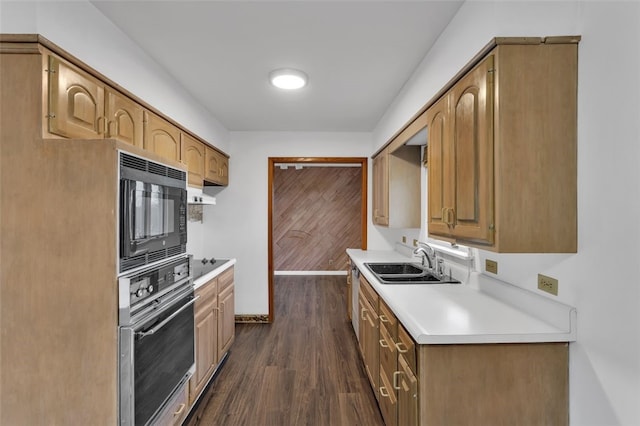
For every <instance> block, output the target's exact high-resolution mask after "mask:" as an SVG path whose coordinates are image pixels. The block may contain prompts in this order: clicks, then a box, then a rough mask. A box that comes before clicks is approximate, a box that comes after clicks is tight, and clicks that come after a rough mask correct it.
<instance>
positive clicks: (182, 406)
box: [154, 386, 189, 426]
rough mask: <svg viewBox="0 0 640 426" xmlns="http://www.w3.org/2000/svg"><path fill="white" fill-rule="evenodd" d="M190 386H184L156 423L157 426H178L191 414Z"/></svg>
mask: <svg viewBox="0 0 640 426" xmlns="http://www.w3.org/2000/svg"><path fill="white" fill-rule="evenodd" d="M188 402H189V386H183V387H182V389H180V391H178V393H176V394H175V395H174V396H173V398H171V400H170V401H169V404H168V405H167V407H166V408H165V409H164V412H163V413H162V414H161V415H160V417H158V418H157V419H156V421H155V423H154V424H155V425H157V426H178V425H181V424H182V422H183V420H184V419H185V418H186V417H187V413H188V412H189V406H188Z"/></svg>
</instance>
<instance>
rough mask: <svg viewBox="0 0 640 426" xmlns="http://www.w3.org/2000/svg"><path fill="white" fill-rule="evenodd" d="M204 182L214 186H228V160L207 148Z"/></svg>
mask: <svg viewBox="0 0 640 426" xmlns="http://www.w3.org/2000/svg"><path fill="white" fill-rule="evenodd" d="M205 181H206V182H207V183H211V184H214V185H220V186H227V185H229V158H228V157H227V156H225V155H224V154H221V153H219V152H218V151H216V150H215V149H212V148H209V147H206V152H205Z"/></svg>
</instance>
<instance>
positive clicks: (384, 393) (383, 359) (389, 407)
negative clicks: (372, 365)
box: [379, 313, 398, 426]
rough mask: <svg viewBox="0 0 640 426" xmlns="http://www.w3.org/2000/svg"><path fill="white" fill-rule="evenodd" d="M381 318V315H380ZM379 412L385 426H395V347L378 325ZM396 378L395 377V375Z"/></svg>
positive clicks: (396, 406)
mask: <svg viewBox="0 0 640 426" xmlns="http://www.w3.org/2000/svg"><path fill="white" fill-rule="evenodd" d="M380 318H382V313H381V314H380ZM379 330H380V339H379V345H380V346H379V354H380V383H379V385H380V388H379V392H380V399H379V401H380V411H381V412H382V417H383V418H384V423H385V425H386V426H395V425H396V424H397V420H398V419H397V416H398V404H397V403H398V401H397V395H396V389H395V387H394V384H395V383H393V378H394V374H395V372H396V370H397V360H398V354H397V351H396V345H395V342H394V341H393V338H392V337H391V335H390V333H389V331H388V330H387V328H386V327H385V326H384V325H382V324H380V328H379ZM396 376H397V375H396Z"/></svg>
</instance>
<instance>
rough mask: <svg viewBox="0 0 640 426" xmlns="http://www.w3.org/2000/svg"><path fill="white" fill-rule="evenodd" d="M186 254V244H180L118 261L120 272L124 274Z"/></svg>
mask: <svg viewBox="0 0 640 426" xmlns="http://www.w3.org/2000/svg"><path fill="white" fill-rule="evenodd" d="M186 252H187V246H186V244H182V245H179V246H176V247H171V248H168V249H162V250H156V251H152V252H150V253H146V254H140V255H138V256H133V257H130V258H128V259H122V260H120V272H126V271H129V270H131V269H134V268H137V267H139V266H144V265H148V264H150V263H153V262H157V261H159V260H163V259H168V258H170V257H173V256H177V255H179V254H183V253H186Z"/></svg>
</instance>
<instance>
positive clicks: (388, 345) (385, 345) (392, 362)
mask: <svg viewBox="0 0 640 426" xmlns="http://www.w3.org/2000/svg"><path fill="white" fill-rule="evenodd" d="M379 344H380V369H382V370H384V371H385V373H386V374H387V376H388V377H392V376H393V373H394V372H395V371H396V369H397V366H398V364H397V360H398V351H397V349H396V342H395V341H394V340H393V339H392V338H391V336H390V335H389V332H388V331H387V329H386V328H385V327H384V326H380V340H379Z"/></svg>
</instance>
